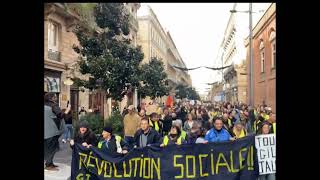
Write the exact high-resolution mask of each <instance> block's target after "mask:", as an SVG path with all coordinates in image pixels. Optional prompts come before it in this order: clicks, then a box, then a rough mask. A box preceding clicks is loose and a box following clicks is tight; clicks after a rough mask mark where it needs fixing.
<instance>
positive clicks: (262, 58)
mask: <svg viewBox="0 0 320 180" xmlns="http://www.w3.org/2000/svg"><path fill="white" fill-rule="evenodd" d="M264 58H265V56H264V49H262V50H260V59H261V61H260V63H261V73H264V70H265V69H264V68H265V59H264Z"/></svg>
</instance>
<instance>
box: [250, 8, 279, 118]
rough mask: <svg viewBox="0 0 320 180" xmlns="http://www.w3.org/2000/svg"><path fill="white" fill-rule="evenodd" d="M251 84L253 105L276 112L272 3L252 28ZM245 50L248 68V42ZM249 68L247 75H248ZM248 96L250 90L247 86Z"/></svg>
mask: <svg viewBox="0 0 320 180" xmlns="http://www.w3.org/2000/svg"><path fill="white" fill-rule="evenodd" d="M252 35H253V38H252V49H253V62H254V65H253V71H254V75H253V84H254V91H253V97H254V105H255V106H257V105H259V104H263V103H265V104H266V105H268V106H270V107H271V108H272V111H274V112H275V111H276V4H275V3H272V4H271V6H270V7H269V8H268V9H267V11H266V12H265V14H264V15H263V16H262V18H261V19H260V20H259V21H258V23H257V24H256V25H255V26H254V28H253V34H252ZM245 46H246V48H247V66H248V67H250V64H249V63H250V59H249V40H248V38H247V39H246V40H245ZM249 73H250V72H249V68H248V71H247V74H249ZM248 78H249V77H248ZM247 89H248V94H249V93H250V89H249V86H248V88H247Z"/></svg>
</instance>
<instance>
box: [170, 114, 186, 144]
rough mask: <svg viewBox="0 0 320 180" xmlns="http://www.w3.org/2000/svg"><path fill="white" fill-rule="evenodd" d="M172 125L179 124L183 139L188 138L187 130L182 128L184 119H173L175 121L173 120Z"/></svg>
mask: <svg viewBox="0 0 320 180" xmlns="http://www.w3.org/2000/svg"><path fill="white" fill-rule="evenodd" d="M172 125H177V126H178V127H179V128H180V130H181V137H182V139H183V140H186V138H187V132H186V131H184V130H183V129H182V121H181V119H177V120H175V121H173V122H172Z"/></svg>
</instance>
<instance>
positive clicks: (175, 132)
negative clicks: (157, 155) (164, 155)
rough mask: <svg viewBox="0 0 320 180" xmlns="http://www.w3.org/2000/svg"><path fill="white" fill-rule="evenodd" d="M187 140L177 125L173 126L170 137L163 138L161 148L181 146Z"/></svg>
mask: <svg viewBox="0 0 320 180" xmlns="http://www.w3.org/2000/svg"><path fill="white" fill-rule="evenodd" d="M182 143H185V140H184V139H183V138H182V136H181V130H180V128H179V127H178V126H177V125H172V127H171V129H170V132H169V134H168V135H166V136H164V137H163V140H162V144H160V147H165V146H168V145H171V144H176V145H181V144H182Z"/></svg>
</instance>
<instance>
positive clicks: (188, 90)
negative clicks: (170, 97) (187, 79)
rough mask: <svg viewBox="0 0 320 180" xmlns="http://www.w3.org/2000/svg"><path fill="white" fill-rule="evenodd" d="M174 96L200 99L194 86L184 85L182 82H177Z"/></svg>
mask: <svg viewBox="0 0 320 180" xmlns="http://www.w3.org/2000/svg"><path fill="white" fill-rule="evenodd" d="M176 98H179V99H183V98H188V99H193V100H200V96H199V94H198V93H197V91H196V90H195V89H194V88H192V87H188V86H185V85H183V84H179V85H178V86H177V87H176Z"/></svg>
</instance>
